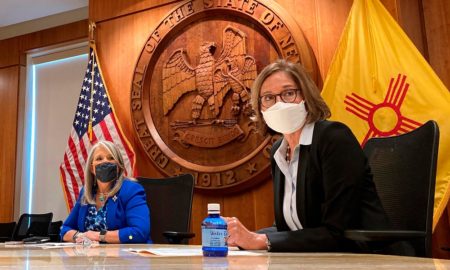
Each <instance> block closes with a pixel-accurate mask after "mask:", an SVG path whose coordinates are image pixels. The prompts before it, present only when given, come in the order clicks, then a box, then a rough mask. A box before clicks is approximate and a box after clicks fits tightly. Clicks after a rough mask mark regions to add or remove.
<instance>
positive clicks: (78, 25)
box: [17, 20, 88, 54]
mask: <svg viewBox="0 0 450 270" xmlns="http://www.w3.org/2000/svg"><path fill="white" fill-rule="evenodd" d="M87 33H88V21H87V20H82V21H78V22H74V23H69V24H65V25H61V26H58V27H54V28H50V29H46V30H42V31H39V32H34V33H30V34H26V35H23V36H20V37H17V38H18V39H19V50H20V52H21V53H22V54H24V53H25V52H26V51H29V50H32V49H41V48H43V47H47V46H52V45H55V44H60V43H67V42H71V41H76V40H79V39H86V37H87Z"/></svg>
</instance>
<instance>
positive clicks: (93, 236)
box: [83, 231, 100, 242]
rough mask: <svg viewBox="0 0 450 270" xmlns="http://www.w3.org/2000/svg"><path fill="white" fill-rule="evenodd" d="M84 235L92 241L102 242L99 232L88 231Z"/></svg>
mask: <svg viewBox="0 0 450 270" xmlns="http://www.w3.org/2000/svg"><path fill="white" fill-rule="evenodd" d="M83 234H84V237H86V238H89V240H91V241H97V242H100V232H97V231H87V232H85V233H83Z"/></svg>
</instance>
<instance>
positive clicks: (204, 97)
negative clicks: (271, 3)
mask: <svg viewBox="0 0 450 270" xmlns="http://www.w3.org/2000/svg"><path fill="white" fill-rule="evenodd" d="M215 50H216V45H215V43H214V42H203V43H202V44H201V46H200V59H199V62H198V63H199V64H198V65H197V66H196V67H192V66H191V65H190V64H189V62H188V60H187V52H186V50H185V49H177V50H176V51H174V52H173V53H172V54H171V55H170V57H169V59H168V60H167V62H166V63H165V64H164V66H163V71H162V82H163V112H164V115H167V114H168V113H169V112H170V110H171V109H172V108H173V107H174V105H175V104H176V103H177V101H178V100H179V99H180V98H181V97H182V96H183V95H184V94H186V93H189V92H192V91H196V93H197V95H196V96H195V98H194V99H193V101H192V109H191V117H192V120H193V123H194V124H195V123H196V120H197V119H199V118H200V114H201V111H202V108H203V106H204V103H205V101H207V103H208V106H209V109H210V111H211V112H213V116H214V117H215V118H217V116H218V115H219V113H220V108H221V107H222V105H223V103H224V98H225V96H226V95H227V93H228V92H229V91H230V90H231V91H232V93H233V94H232V97H231V98H232V103H233V105H232V108H231V111H232V115H233V116H234V117H237V116H238V115H239V114H240V112H241V106H240V104H241V102H242V111H244V112H245V113H248V114H250V111H251V109H250V103H249V101H250V94H249V89H250V87H251V85H252V83H253V81H254V80H255V78H256V75H257V74H256V62H255V59H254V58H253V57H252V56H250V55H247V47H246V35H245V33H244V32H242V31H240V30H239V29H236V28H234V27H232V26H230V25H228V26H227V27H226V28H225V29H224V31H223V46H222V52H221V53H220V56H219V58H218V59H217V60H216V59H215V58H214V53H215Z"/></svg>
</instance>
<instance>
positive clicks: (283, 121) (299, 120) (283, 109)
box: [261, 100, 308, 134]
mask: <svg viewBox="0 0 450 270" xmlns="http://www.w3.org/2000/svg"><path fill="white" fill-rule="evenodd" d="M261 113H262V115H263V117H264V121H266V124H267V125H268V126H269V127H270V128H271V129H273V130H274V131H276V132H279V133H282V134H291V133H293V132H295V131H297V130H299V129H300V128H301V127H303V125H304V124H305V122H306V116H307V115H308V112H307V111H306V108H305V101H303V100H302V102H300V103H284V102H277V103H275V105H273V106H272V107H270V108H269V109H267V110H265V111H264V112H263V111H261Z"/></svg>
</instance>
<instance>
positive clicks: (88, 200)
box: [81, 141, 125, 204]
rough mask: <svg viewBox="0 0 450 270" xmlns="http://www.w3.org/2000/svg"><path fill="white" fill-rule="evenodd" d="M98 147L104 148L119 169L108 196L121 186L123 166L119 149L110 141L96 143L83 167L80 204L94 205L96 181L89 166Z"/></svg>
mask: <svg viewBox="0 0 450 270" xmlns="http://www.w3.org/2000/svg"><path fill="white" fill-rule="evenodd" d="M100 147H103V148H105V149H106V150H107V151H108V152H109V153H110V154H111V155H112V156H113V158H114V160H115V161H117V166H118V167H119V173H118V178H117V180H116V181H115V183H114V186H113V187H112V189H111V190H110V191H109V196H111V195H114V194H116V193H117V192H118V191H119V190H120V187H121V186H122V182H123V179H124V175H123V173H124V168H125V166H124V162H123V157H122V155H121V154H120V151H119V149H118V148H117V146H116V145H115V144H114V143H112V142H110V141H98V142H97V143H96V144H94V146H92V148H91V150H90V151H89V155H88V159H87V161H86V165H85V166H84V194H83V198H82V199H81V203H82V204H95V195H94V192H95V191H96V190H95V187H96V185H97V180H96V179H95V175H94V174H93V173H92V172H91V166H92V162H93V159H94V152H95V150H97V149H98V148H100Z"/></svg>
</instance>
